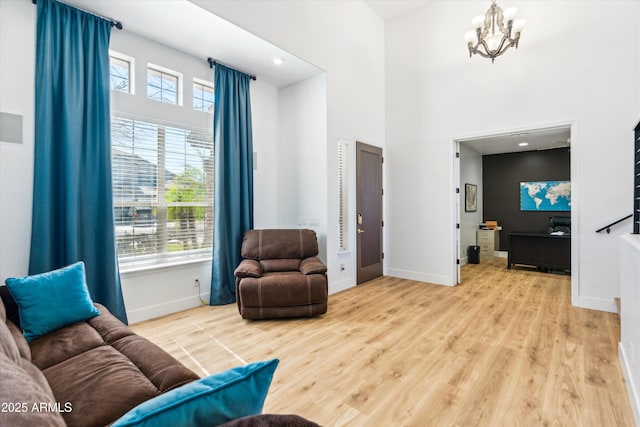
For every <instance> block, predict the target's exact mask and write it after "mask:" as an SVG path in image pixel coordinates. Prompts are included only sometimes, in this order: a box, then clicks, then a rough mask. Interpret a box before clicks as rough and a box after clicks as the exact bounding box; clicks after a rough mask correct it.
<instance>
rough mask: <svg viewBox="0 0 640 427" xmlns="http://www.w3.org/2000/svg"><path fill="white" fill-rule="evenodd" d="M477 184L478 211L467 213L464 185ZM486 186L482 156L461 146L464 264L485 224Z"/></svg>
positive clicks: (461, 241)
mask: <svg viewBox="0 0 640 427" xmlns="http://www.w3.org/2000/svg"><path fill="white" fill-rule="evenodd" d="M467 183H468V184H475V185H477V186H478V188H477V190H478V193H477V195H476V197H477V199H476V200H477V202H478V210H477V211H475V212H466V211H465V196H464V194H465V193H464V192H465V189H464V185H465V184H467ZM483 191H484V186H483V185H482V154H480V153H478V152H477V151H475V150H474V149H472V148H469V147H467V146H466V145H464V144H461V145H460V255H459V256H460V260H461V263H462V264H466V263H467V248H468V247H469V246H471V245H476V244H477V243H476V231H477V230H478V225H479V224H480V223H482V222H483V218H482V209H483V204H482V195H483Z"/></svg>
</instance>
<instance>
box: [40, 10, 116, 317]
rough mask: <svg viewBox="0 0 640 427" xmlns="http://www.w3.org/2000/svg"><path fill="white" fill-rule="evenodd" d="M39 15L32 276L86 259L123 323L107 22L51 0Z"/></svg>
mask: <svg viewBox="0 0 640 427" xmlns="http://www.w3.org/2000/svg"><path fill="white" fill-rule="evenodd" d="M37 13H38V16H37V34H36V37H37V39H36V40H37V41H36V111H35V112H36V118H35V153H34V183H33V187H34V188H33V222H32V228H31V254H30V260H29V273H30V274H36V273H41V272H44V271H48V270H51V269H55V268H59V267H62V266H65V265H68V264H71V263H73V262H75V261H79V260H82V261H84V263H85V266H86V274H87V284H88V286H89V290H90V292H91V296H92V298H93V299H94V301H96V302H99V303H101V304H103V305H105V306H106V307H107V308H108V309H109V310H110V311H111V312H112V313H113V314H114V315H116V316H117V317H118V318H119V319H120V320H122V321H124V322H126V320H127V318H126V312H125V309H124V301H123V298H122V289H121V287H120V275H119V272H118V259H117V254H116V248H115V229H114V214H113V200H112V187H111V134H110V116H109V96H110V94H109V37H110V35H111V23H110V22H109V21H107V20H105V19H102V18H99V17H96V16H94V15H91V14H88V13H85V12H82V11H80V10H78V9H76V8H73V7H70V6H67V5H65V4H63V3H58V2H56V1H53V0H38V12H37ZM45 297H46V295H45Z"/></svg>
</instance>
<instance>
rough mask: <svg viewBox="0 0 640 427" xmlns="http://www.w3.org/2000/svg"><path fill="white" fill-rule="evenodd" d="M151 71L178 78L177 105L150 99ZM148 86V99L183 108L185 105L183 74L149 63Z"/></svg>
mask: <svg viewBox="0 0 640 427" xmlns="http://www.w3.org/2000/svg"><path fill="white" fill-rule="evenodd" d="M149 70H153V71H155V72H158V73H161V74H167V75H170V76H172V77H175V78H176V82H177V87H176V103H175V104H173V103H170V102H164V101H158V100H157V99H153V98H150V97H149V95H148V90H149V89H148V88H149ZM146 79H147V80H146V83H147V84H146V86H147V98H148V99H152V100H154V101H158V102H162V103H163V104H167V105H177V106H179V107H182V105H183V87H182V86H183V80H184V79H183V75H182V73H180V72H178V71H175V70H172V69H171V68H167V67H163V66H161V65H157V64H152V63H151V62H148V63H147V74H146Z"/></svg>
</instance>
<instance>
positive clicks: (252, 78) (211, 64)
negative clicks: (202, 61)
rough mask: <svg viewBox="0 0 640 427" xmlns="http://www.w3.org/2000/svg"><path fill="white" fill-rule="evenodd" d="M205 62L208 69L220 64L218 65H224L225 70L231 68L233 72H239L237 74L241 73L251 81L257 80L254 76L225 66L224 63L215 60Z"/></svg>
mask: <svg viewBox="0 0 640 427" xmlns="http://www.w3.org/2000/svg"><path fill="white" fill-rule="evenodd" d="M207 62H208V63H209V68H213V66H214V65H216V64H220V65H224V66H225V67H227V68H231V69H232V70H235V71H237V72H239V73H242V74H244V75H246V76H249V78H250V79H251V80H257V79H256V76H254V75H253V74H249V73H245V72H244V71H240V70H236V69H235V68H233V67H230V66H228V65H227V64H225V63H224V62H220V61H218V60H217V59H213V58H207Z"/></svg>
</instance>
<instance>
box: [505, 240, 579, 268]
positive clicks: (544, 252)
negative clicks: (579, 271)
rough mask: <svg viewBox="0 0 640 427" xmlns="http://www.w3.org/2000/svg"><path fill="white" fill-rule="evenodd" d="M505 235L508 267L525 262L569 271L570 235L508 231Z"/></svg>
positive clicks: (540, 266)
mask: <svg viewBox="0 0 640 427" xmlns="http://www.w3.org/2000/svg"><path fill="white" fill-rule="evenodd" d="M507 236H508V237H507V240H508V244H509V247H508V250H509V257H508V264H507V266H508V268H511V266H513V265H514V264H526V265H534V266H536V267H539V268H542V269H547V270H566V271H571V235H569V234H565V235H563V236H551V235H549V234H546V233H537V234H536V233H508V235H507Z"/></svg>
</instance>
